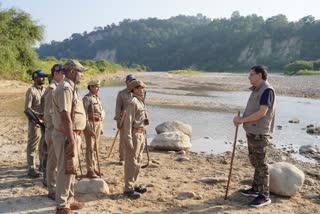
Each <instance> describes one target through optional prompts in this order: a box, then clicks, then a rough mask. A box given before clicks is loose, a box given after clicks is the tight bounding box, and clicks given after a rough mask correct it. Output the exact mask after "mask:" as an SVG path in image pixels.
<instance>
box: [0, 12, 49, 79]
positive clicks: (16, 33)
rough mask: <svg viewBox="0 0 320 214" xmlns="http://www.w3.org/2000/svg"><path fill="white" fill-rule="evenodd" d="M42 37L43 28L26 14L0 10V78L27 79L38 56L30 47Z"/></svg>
mask: <svg viewBox="0 0 320 214" xmlns="http://www.w3.org/2000/svg"><path fill="white" fill-rule="evenodd" d="M42 35H43V27H42V26H40V25H37V24H36V23H35V22H34V21H33V20H32V19H31V16H30V15H29V14H28V13H25V12H23V11H21V10H18V9H6V10H3V9H0V76H2V77H3V78H16V79H26V78H28V77H27V71H28V70H32V69H35V67H36V65H37V63H38V55H37V54H36V52H35V51H34V49H33V48H32V47H33V46H34V45H35V43H36V42H37V41H41V39H42ZM29 78H30V77H29Z"/></svg>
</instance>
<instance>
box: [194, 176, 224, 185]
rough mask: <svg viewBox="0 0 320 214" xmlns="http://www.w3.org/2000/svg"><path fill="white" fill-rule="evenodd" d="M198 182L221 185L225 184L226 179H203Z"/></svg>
mask: <svg viewBox="0 0 320 214" xmlns="http://www.w3.org/2000/svg"><path fill="white" fill-rule="evenodd" d="M199 181H201V182H203V183H206V184H217V183H223V182H226V181H227V179H226V178H222V177H221V178H217V177H203V178H200V179H199Z"/></svg>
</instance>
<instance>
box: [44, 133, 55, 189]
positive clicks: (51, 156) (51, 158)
mask: <svg viewBox="0 0 320 214" xmlns="http://www.w3.org/2000/svg"><path fill="white" fill-rule="evenodd" d="M52 132H53V127H50V128H46V133H45V138H46V143H47V151H48V160H47V168H46V170H47V186H48V191H49V193H54V192H55V188H56V178H57V157H56V153H55V151H54V147H53V141H52Z"/></svg>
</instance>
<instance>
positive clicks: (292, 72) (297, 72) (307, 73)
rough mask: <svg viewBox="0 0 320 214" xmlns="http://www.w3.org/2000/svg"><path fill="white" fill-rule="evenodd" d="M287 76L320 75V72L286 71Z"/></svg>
mask: <svg viewBox="0 0 320 214" xmlns="http://www.w3.org/2000/svg"><path fill="white" fill-rule="evenodd" d="M284 74H287V75H320V71H315V70H299V71H285V72H284Z"/></svg>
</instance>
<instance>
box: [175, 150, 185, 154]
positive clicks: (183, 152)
mask: <svg viewBox="0 0 320 214" xmlns="http://www.w3.org/2000/svg"><path fill="white" fill-rule="evenodd" d="M176 154H178V155H184V154H186V151H184V150H180V151H178V152H176Z"/></svg>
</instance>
